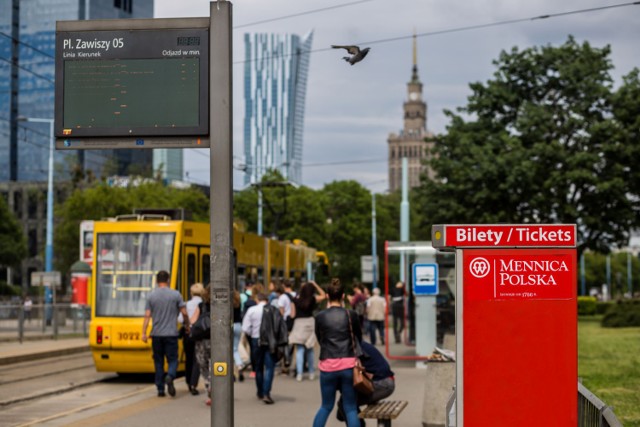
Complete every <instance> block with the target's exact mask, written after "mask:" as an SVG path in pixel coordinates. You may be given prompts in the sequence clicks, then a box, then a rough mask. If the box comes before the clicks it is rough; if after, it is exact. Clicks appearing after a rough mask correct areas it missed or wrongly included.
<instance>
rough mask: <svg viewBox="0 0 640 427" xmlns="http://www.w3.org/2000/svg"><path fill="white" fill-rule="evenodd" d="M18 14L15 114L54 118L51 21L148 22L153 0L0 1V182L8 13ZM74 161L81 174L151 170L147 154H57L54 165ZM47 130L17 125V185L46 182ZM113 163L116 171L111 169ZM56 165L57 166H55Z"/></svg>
mask: <svg viewBox="0 0 640 427" xmlns="http://www.w3.org/2000/svg"><path fill="white" fill-rule="evenodd" d="M15 6H17V7H18V10H19V13H18V15H19V36H18V40H19V41H20V43H19V45H18V46H19V50H18V66H19V70H18V73H19V74H18V75H19V80H18V81H19V86H18V115H19V116H21V117H23V118H53V110H54V85H53V81H54V55H55V30H56V21H60V20H83V19H126V18H152V17H153V0H55V1H52V0H28V1H24V0H23V1H15V0H3V1H1V2H0V32H1V33H0V181H7V180H9V179H10V174H9V171H10V163H9V162H10V133H11V132H10V122H9V118H10V102H11V96H10V95H11V78H10V76H11V69H12V66H11V64H12V39H11V34H12V15H13V11H14V7H15ZM66 157H71V158H70V159H69V160H70V161H71V160H75V158H77V159H78V160H79V161H81V162H82V164H83V167H84V169H85V171H86V170H91V171H92V172H93V174H94V175H96V176H101V175H102V172H103V170H105V169H110V170H111V172H113V173H120V174H122V173H127V172H128V171H129V170H130V169H132V168H133V169H136V170H139V169H141V168H144V169H149V170H150V169H151V167H152V152H151V150H118V151H117V152H115V151H114V150H99V151H93V150H86V151H83V152H69V151H66V152H56V153H55V163H56V164H57V165H62V166H63V169H65V166H66V160H65V158H66ZM48 158H49V126H48V125H47V124H46V123H44V124H43V123H31V122H27V121H20V122H18V144H17V168H16V169H17V177H16V180H17V181H46V179H47V171H48ZM116 163H117V165H118V170H114V168H113V166H114V165H115V164H116ZM59 167H60V166H57V168H59Z"/></svg>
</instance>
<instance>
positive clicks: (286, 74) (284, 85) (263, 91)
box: [244, 31, 313, 184]
mask: <svg viewBox="0 0 640 427" xmlns="http://www.w3.org/2000/svg"><path fill="white" fill-rule="evenodd" d="M244 41H245V68H244V79H245V80H244V100H245V118H244V154H245V161H246V171H245V184H251V183H255V182H259V181H260V180H261V178H262V175H264V173H265V172H267V171H268V170H271V169H273V170H278V171H280V173H281V174H282V175H283V176H284V177H285V178H286V179H287V180H288V181H289V182H292V183H295V184H301V182H302V142H303V138H302V137H303V130H304V106H305V96H306V92H307V76H308V73H309V56H310V54H309V52H310V51H311V43H312V41H313V31H311V32H309V33H308V34H307V35H305V36H304V37H300V36H297V35H295V34H284V35H279V34H245V38H244Z"/></svg>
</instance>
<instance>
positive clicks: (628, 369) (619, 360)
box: [578, 317, 640, 427]
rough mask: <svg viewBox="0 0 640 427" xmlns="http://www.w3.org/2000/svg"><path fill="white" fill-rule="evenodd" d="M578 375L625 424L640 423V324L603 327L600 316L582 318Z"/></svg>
mask: <svg viewBox="0 0 640 427" xmlns="http://www.w3.org/2000/svg"><path fill="white" fill-rule="evenodd" d="M578 376H579V377H580V378H582V380H583V384H584V385H585V386H586V387H587V388H588V389H589V390H590V391H591V392H593V393H594V394H595V395H596V396H598V398H600V399H602V400H603V401H604V402H605V403H606V404H607V405H609V406H612V407H613V408H614V412H615V414H616V416H617V417H618V419H619V420H620V422H621V423H622V424H623V425H624V426H626V427H630V426H635V427H640V393H638V390H640V328H618V329H612V328H603V327H601V326H600V319H598V318H597V317H584V318H581V319H580V320H579V321H578Z"/></svg>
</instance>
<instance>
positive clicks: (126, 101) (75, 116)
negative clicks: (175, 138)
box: [63, 58, 200, 130]
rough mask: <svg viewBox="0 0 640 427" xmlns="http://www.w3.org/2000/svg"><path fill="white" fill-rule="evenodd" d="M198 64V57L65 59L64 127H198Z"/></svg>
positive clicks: (125, 128) (126, 128)
mask: <svg viewBox="0 0 640 427" xmlns="http://www.w3.org/2000/svg"><path fill="white" fill-rule="evenodd" d="M199 66H200V64H199V58H180V59H174V58H169V59H113V60H95V61H66V62H65V64H64V105H65V108H64V112H63V128H64V129H71V130H73V129H91V128H98V129H99V128H121V129H124V130H128V129H139V128H159V129H160V130H162V129H163V128H175V127H178V128H185V127H186V128H192V127H197V126H198V124H199V115H198V107H199V106H198V97H199V83H200V81H199V74H200V69H199ZM159 87H161V88H164V90H163V91H159V90H157V88H159Z"/></svg>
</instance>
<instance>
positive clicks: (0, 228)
mask: <svg viewBox="0 0 640 427" xmlns="http://www.w3.org/2000/svg"><path fill="white" fill-rule="evenodd" d="M26 256H27V243H26V239H25V236H24V233H23V231H22V228H21V227H20V223H19V222H18V220H17V219H16V217H15V215H13V213H12V212H11V211H10V210H9V206H7V202H6V201H5V199H4V197H0V265H3V266H6V267H14V266H16V265H18V264H19V263H20V261H22V260H23V259H24V258H25V257H26Z"/></svg>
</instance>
